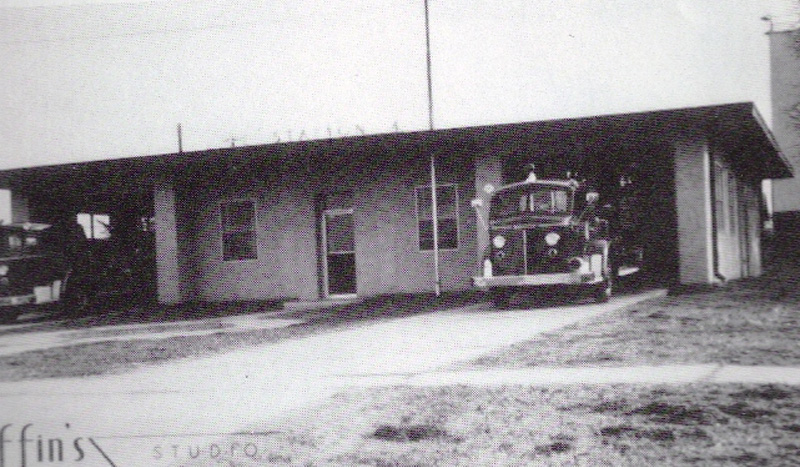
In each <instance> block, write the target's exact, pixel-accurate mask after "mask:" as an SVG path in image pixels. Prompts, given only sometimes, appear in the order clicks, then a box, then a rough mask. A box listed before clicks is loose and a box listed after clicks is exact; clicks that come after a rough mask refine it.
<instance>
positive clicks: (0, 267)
mask: <svg viewBox="0 0 800 467" xmlns="http://www.w3.org/2000/svg"><path fill="white" fill-rule="evenodd" d="M6 274H8V265H7V264H0V277H2V276H5V275H6Z"/></svg>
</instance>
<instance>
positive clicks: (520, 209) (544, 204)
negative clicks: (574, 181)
mask: <svg viewBox="0 0 800 467" xmlns="http://www.w3.org/2000/svg"><path fill="white" fill-rule="evenodd" d="M571 202H572V192H571V190H569V189H568V188H562V187H557V186H546V185H526V186H521V187H516V188H512V189H508V190H503V191H500V192H498V193H497V194H495V196H494V197H493V198H492V207H491V218H492V219H499V218H504V217H513V216H518V215H520V214H523V213H532V214H538V215H550V216H552V215H561V214H568V213H569V212H570V209H571V208H572V206H571V204H572V203H571Z"/></svg>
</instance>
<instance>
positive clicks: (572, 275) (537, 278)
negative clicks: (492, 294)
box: [472, 272, 603, 288]
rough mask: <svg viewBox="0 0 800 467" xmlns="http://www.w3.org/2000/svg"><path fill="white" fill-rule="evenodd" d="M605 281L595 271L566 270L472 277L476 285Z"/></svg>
mask: <svg viewBox="0 0 800 467" xmlns="http://www.w3.org/2000/svg"><path fill="white" fill-rule="evenodd" d="M602 281H603V277H602V276H600V275H598V274H595V273H593V272H588V273H579V272H565V273H553V274H525V275H519V276H491V277H485V276H477V277H473V278H472V284H473V285H474V286H475V287H479V288H486V287H528V286H540V285H591V284H597V283H599V282H602Z"/></svg>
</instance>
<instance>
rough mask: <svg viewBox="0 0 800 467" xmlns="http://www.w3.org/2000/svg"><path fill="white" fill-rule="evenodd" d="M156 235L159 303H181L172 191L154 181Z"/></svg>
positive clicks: (165, 183) (164, 184)
mask: <svg viewBox="0 0 800 467" xmlns="http://www.w3.org/2000/svg"><path fill="white" fill-rule="evenodd" d="M153 209H154V212H155V235H156V242H155V243H156V276H157V279H156V281H157V290H158V301H159V302H161V303H180V302H182V301H183V297H182V294H181V290H180V286H181V281H182V277H181V274H180V268H179V266H178V256H179V251H178V238H177V228H176V217H175V191H174V189H173V186H172V184H171V183H168V182H164V181H160V182H157V183H156V185H155V187H154V192H153Z"/></svg>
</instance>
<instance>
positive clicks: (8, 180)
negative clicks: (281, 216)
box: [0, 102, 793, 188]
mask: <svg viewBox="0 0 800 467" xmlns="http://www.w3.org/2000/svg"><path fill="white" fill-rule="evenodd" d="M686 133H689V134H705V135H707V137H708V138H709V139H710V141H711V142H712V143H714V144H718V145H721V146H724V147H725V148H726V149H727V153H728V154H733V157H734V158H735V161H734V162H735V163H736V164H737V165H739V166H741V167H744V168H745V170H747V173H748V174H749V175H750V176H751V177H753V178H756V179H767V178H789V177H792V176H793V171H792V166H791V164H790V163H789V161H788V160H787V158H786V157H785V156H784V154H783V153H782V152H781V150H780V148H779V147H778V144H777V142H776V140H775V137H774V136H773V135H772V132H771V131H770V130H769V128H768V127H767V125H766V124H765V122H764V120H763V118H761V115H760V114H759V113H758V110H757V109H756V108H755V106H754V105H753V103H750V102H745V103H735V104H724V105H713V106H705V107H690V108H682V109H670V110H657V111H648V112H638V113H627V114H614V115H602V116H593V117H582V118H572V119H560V120H546V121H536V122H523V123H510V124H499V125H486V126H474V127H464V128H450V129H443V130H428V131H416V132H406V133H387V134H377V135H364V136H348V137H343V138H336V139H323V140H311V141H296V142H284V143H273V144H265V145H256V146H243V147H236V148H219V149H208V150H202V151H193V152H183V153H172V154H162V155H153V156H141V157H130V158H121V159H109V160H99V161H92V162H82V163H71V164H61V165H50V166H39V167H28V168H19V169H10V170H4V171H0V188H13V187H15V186H25V187H31V186H42V187H43V188H44V187H46V186H47V185H56V184H64V183H66V184H69V183H73V184H78V183H80V185H82V186H96V187H101V186H106V185H108V184H109V183H113V184H119V185H120V186H121V185H123V184H127V185H126V186H130V185H135V184H137V183H140V184H141V183H152V181H153V180H155V179H157V178H159V177H165V176H166V177H171V176H175V175H179V174H182V173H186V172H187V171H188V172H192V171H194V172H196V173H202V172H208V171H213V170H214V168H215V167H220V166H226V167H232V166H237V165H246V164H251V165H252V164H254V163H269V162H270V161H274V160H277V159H279V158H281V157H293V155H297V154H304V153H309V152H312V153H313V152H319V153H331V152H333V153H342V154H344V153H349V152H350V151H363V150H364V148H368V147H370V146H376V145H382V146H392V147H393V148H395V149H396V150H398V152H399V151H400V150H402V149H403V148H407V149H409V150H410V151H416V150H419V149H422V150H423V151H425V150H427V149H425V148H436V147H437V146H438V145H439V144H438V143H442V142H445V141H463V140H468V139H472V140H478V139H480V140H483V141H486V140H491V139H492V138H502V139H503V140H504V141H508V140H512V139H519V140H530V139H531V135H543V134H546V135H550V136H551V138H553V140H554V141H557V140H558V139H559V138H560V136H559V135H561V136H563V135H566V134H577V135H591V136H592V137H593V138H596V137H598V136H599V137H606V136H608V137H611V136H613V137H617V138H623V139H624V138H642V139H644V138H655V137H659V138H673V137H679V136H680V135H681V134H686ZM431 150H433V149H431ZM76 186H77V185H76Z"/></svg>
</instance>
